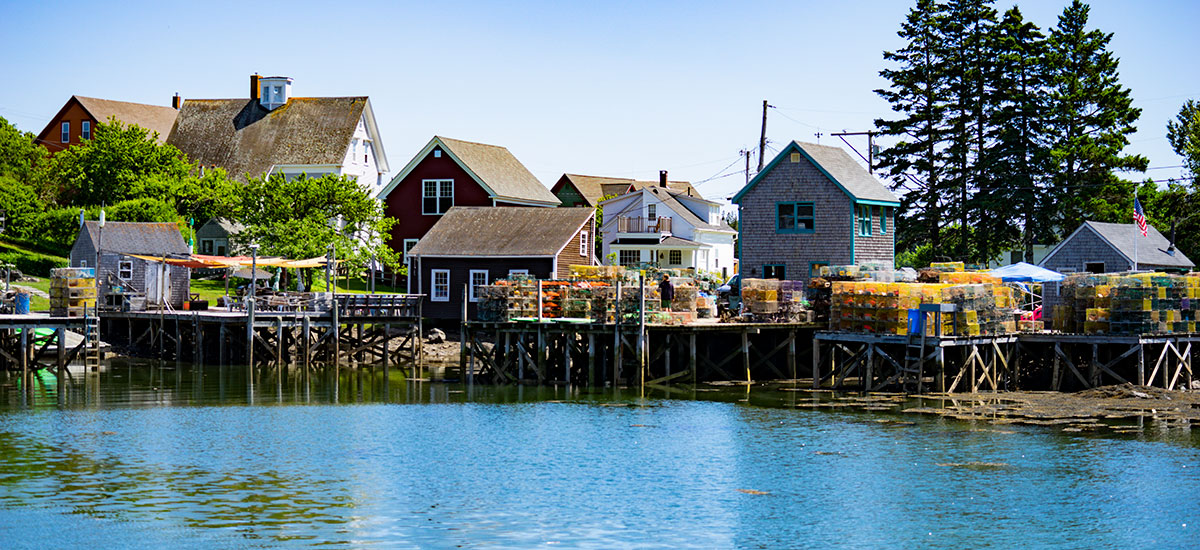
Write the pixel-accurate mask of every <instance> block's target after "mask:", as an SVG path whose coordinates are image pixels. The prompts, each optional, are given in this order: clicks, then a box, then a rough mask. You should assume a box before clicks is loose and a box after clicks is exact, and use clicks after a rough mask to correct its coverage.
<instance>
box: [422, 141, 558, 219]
mask: <svg viewBox="0 0 1200 550" xmlns="http://www.w3.org/2000/svg"><path fill="white" fill-rule="evenodd" d="M437 139H439V140H441V142H442V144H443V145H444V146H445V147H446V148H447V149H449V150H450V153H451V154H453V155H454V157H455V158H457V159H458V160H460V161H462V163H463V164H464V165H466V168H467V170H469V171H471V172H472V173H474V174H475V175H476V176H477V177H478V178H479V179H480V180H482V181H483V184H484V185H486V186H487V187H488V188H490V189H491V190H492V193H494V194H495V195H496V196H497V197H507V198H512V199H524V200H530V201H540V202H547V203H550V204H559V203H560V202H561V201H559V200H558V197H555V196H554V193H551V192H550V190H549V189H547V188H546V186H545V185H542V182H540V181H538V179H537V178H535V177H534V176H533V174H532V173H531V172H530V171H529V169H527V168H525V165H523V164H521V161H519V160H517V157H514V156H513V154H512V153H510V152H509V151H508V149H506V148H504V147H500V146H499V145H488V144H486V143H475V142H471V141H462V140H458V139H450V138H446V137H441V136H437Z"/></svg>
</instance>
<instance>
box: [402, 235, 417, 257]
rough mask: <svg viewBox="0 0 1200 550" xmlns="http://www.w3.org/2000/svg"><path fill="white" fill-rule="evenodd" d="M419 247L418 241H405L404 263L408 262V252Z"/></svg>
mask: <svg viewBox="0 0 1200 550" xmlns="http://www.w3.org/2000/svg"><path fill="white" fill-rule="evenodd" d="M414 246H417V239H404V261H405V262H408V251H409V250H412V249H413V247H414Z"/></svg>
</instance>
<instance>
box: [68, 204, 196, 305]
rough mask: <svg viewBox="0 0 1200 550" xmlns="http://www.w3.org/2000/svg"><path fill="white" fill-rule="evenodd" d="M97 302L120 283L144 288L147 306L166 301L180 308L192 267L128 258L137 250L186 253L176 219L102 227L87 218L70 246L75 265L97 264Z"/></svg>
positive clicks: (163, 254) (170, 254)
mask: <svg viewBox="0 0 1200 550" xmlns="http://www.w3.org/2000/svg"><path fill="white" fill-rule="evenodd" d="M97 251H98V252H99V269H98V272H97V273H96V277H97V283H98V287H99V288H98V291H99V293H100V296H99V302H100V303H101V304H103V303H104V296H105V295H107V294H109V293H111V292H112V287H114V286H121V287H122V288H124V289H129V290H132V291H133V292H144V293H145V294H146V304H147V305H149V306H160V307H161V306H163V305H169V306H170V307H173V308H182V307H183V302H184V300H186V299H187V295H188V292H189V289H190V281H189V277H190V276H191V270H190V269H188V268H186V267H179V266H170V265H165V264H162V263H159V262H148V261H145V260H141V259H138V258H134V257H131V256H128V254H139V255H144V256H159V257H184V256H187V255H188V253H189V250H188V245H187V243H186V242H184V240H183V235H182V234H181V233H180V232H179V226H178V225H176V224H174V223H140V222H108V223H106V224H104V228H103V229H101V228H100V224H99V223H98V222H94V221H89V222H85V223H84V225H83V227H81V228H80V229H79V236H78V237H77V238H76V239H75V245H74V246H72V247H71V265H72V266H73V267H95V266H96V264H97Z"/></svg>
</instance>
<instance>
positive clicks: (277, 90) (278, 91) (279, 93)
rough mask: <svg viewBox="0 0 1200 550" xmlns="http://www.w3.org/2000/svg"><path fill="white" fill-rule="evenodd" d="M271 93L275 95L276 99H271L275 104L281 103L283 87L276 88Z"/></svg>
mask: <svg viewBox="0 0 1200 550" xmlns="http://www.w3.org/2000/svg"><path fill="white" fill-rule="evenodd" d="M271 92H272V93H274V94H275V97H272V98H271V100H272V101H273V102H275V103H279V102H280V101H282V100H283V86H275V87H274V88H273V89H272V90H271Z"/></svg>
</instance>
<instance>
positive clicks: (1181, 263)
mask: <svg viewBox="0 0 1200 550" xmlns="http://www.w3.org/2000/svg"><path fill="white" fill-rule="evenodd" d="M1135 257H1136V259H1137V265H1136V266H1135V265H1134V259H1135ZM1038 265H1039V266H1041V267H1044V268H1046V269H1050V270H1054V271H1057V272H1059V273H1088V272H1090V273H1120V272H1123V271H1133V270H1135V269H1136V270H1137V271H1161V270H1171V271H1181V270H1188V269H1191V268H1193V267H1195V266H1196V264H1195V263H1193V262H1192V261H1191V260H1190V259H1188V257H1187V256H1185V255H1184V254H1183V252H1180V251H1179V250H1178V249H1176V248H1175V247H1174V246H1173V244H1172V243H1171V241H1170V240H1168V239H1167V238H1166V237H1164V236H1163V234H1162V233H1159V232H1158V230H1157V229H1155V228H1154V226H1149V225H1148V226H1147V227H1146V236H1142V232H1141V230H1139V229H1138V226H1137V224H1132V223H1105V222H1093V221H1087V222H1083V225H1080V226H1079V228H1078V229H1076V230H1075V231H1074V232H1073V233H1071V234H1070V235H1069V236H1068V237H1067V238H1065V239H1063V241H1062V242H1060V243H1058V246H1055V247H1054V249H1053V250H1051V251H1050V253H1049V254H1046V257H1045V258H1043V259H1042V261H1041V262H1039V263H1038ZM1056 303H1058V285H1056V284H1047V285H1046V304H1047V306H1050V305H1054V304H1056Z"/></svg>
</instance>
